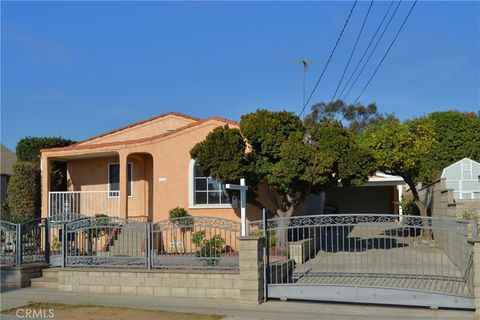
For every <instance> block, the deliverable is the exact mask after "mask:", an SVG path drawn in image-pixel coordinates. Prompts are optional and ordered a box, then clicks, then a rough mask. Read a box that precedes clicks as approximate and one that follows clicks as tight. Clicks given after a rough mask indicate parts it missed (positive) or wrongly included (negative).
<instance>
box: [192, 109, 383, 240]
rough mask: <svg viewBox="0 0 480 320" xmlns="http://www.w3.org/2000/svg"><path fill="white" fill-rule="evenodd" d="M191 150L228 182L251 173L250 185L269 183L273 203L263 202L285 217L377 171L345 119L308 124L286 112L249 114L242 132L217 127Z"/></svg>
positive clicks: (212, 173) (210, 172) (243, 120)
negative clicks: (332, 188) (320, 195)
mask: <svg viewBox="0 0 480 320" xmlns="http://www.w3.org/2000/svg"><path fill="white" fill-rule="evenodd" d="M190 153H191V156H192V158H194V159H197V161H198V164H199V166H200V168H201V169H202V171H203V172H204V173H206V174H207V175H210V176H212V177H213V178H215V179H218V180H220V181H222V182H231V181H235V180H238V179H240V178H242V177H245V178H246V179H247V183H248V185H249V189H253V190H258V189H257V188H258V186H259V185H260V184H263V185H266V188H267V190H268V194H269V199H270V201H269V203H258V202H257V204H258V205H259V206H263V207H266V208H270V209H273V210H272V212H275V213H276V214H277V215H278V216H280V217H290V216H291V215H292V214H293V213H294V211H295V209H296V208H297V207H298V206H299V205H300V204H301V203H302V202H303V200H304V199H305V198H306V197H307V196H308V195H309V194H311V193H317V192H319V191H321V190H323V189H325V188H327V187H329V186H336V185H337V184H338V183H339V182H342V183H344V184H347V185H348V184H351V183H354V184H356V183H360V182H364V181H366V179H367V178H368V176H369V175H370V174H371V173H373V171H372V170H374V168H373V166H371V165H369V164H368V159H369V156H368V155H367V154H366V153H365V152H364V151H363V150H361V149H360V148H359V146H358V144H357V141H356V138H355V135H353V134H352V133H351V132H350V131H349V130H347V129H346V128H344V127H343V125H342V124H341V123H340V122H338V121H336V120H331V119H323V120H321V121H319V120H317V119H311V120H310V121H308V123H305V124H304V123H303V122H302V121H301V120H300V119H299V118H298V117H297V116H296V115H295V114H293V113H291V112H286V111H279V112H272V111H268V110H257V111H256V112H254V113H250V114H247V115H244V116H242V117H241V121H240V130H239V129H231V128H229V127H227V126H225V127H219V128H216V129H214V130H213V131H212V132H211V133H210V134H209V135H208V136H207V137H206V138H205V140H204V141H202V142H200V143H198V144H197V145H196V146H195V147H194V148H193V149H192V150H191V151H190ZM353 159H355V160H353ZM280 238H281V237H280ZM279 240H280V241H281V239H279Z"/></svg>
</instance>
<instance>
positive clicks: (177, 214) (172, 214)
mask: <svg viewBox="0 0 480 320" xmlns="http://www.w3.org/2000/svg"><path fill="white" fill-rule="evenodd" d="M188 216H189V214H188V211H187V210H186V209H185V208H180V207H176V208H173V209H170V211H169V212H168V217H169V218H170V219H176V218H183V217H188Z"/></svg>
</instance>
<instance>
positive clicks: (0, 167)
mask: <svg viewBox="0 0 480 320" xmlns="http://www.w3.org/2000/svg"><path fill="white" fill-rule="evenodd" d="M0 146H1V151H0V158H1V164H0V173H1V174H8V175H12V173H13V164H14V163H15V161H17V156H16V155H15V153H13V152H12V151H11V150H10V149H8V148H7V147H5V146H4V145H3V144H0Z"/></svg>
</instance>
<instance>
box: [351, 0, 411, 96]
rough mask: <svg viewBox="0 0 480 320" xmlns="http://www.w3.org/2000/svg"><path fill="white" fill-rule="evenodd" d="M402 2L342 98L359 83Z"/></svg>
mask: <svg viewBox="0 0 480 320" xmlns="http://www.w3.org/2000/svg"><path fill="white" fill-rule="evenodd" d="M401 3H402V0H400V1H399V2H398V4H397V7H396V8H395V10H394V11H393V14H392V16H391V17H390V19H389V20H388V22H387V24H386V25H385V28H383V31H382V33H381V34H380V37H379V38H378V39H377V42H376V43H375V46H373V49H372V52H370V54H369V55H368V57H367V60H365V63H364V64H363V66H362V68H361V69H360V72H359V73H358V74H357V76H356V77H355V80H353V82H352V84H351V85H350V88H348V91H347V93H346V94H345V96H344V97H343V99H342V100H346V99H347V97H348V95H349V94H350V91H352V88H353V87H354V86H355V84H356V83H357V81H358V79H359V78H360V75H361V74H362V73H363V70H365V67H366V66H367V64H368V62H369V61H370V59H371V58H372V56H373V53H374V52H375V50H376V49H377V47H378V44H379V43H380V41H382V38H383V36H384V35H385V32H386V31H387V29H388V27H389V26H390V23H391V22H392V20H393V18H394V17H395V14H396V13H397V11H398V8H399V7H400V4H401Z"/></svg>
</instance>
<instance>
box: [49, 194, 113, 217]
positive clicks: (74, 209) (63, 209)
mask: <svg viewBox="0 0 480 320" xmlns="http://www.w3.org/2000/svg"><path fill="white" fill-rule="evenodd" d="M118 196H119V192H118V191H51V192H49V198H48V216H49V217H52V216H57V215H65V214H73V215H82V216H89V217H94V216H95V215H98V214H104V215H107V216H110V217H118V216H119V211H120V205H119V197H118Z"/></svg>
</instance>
